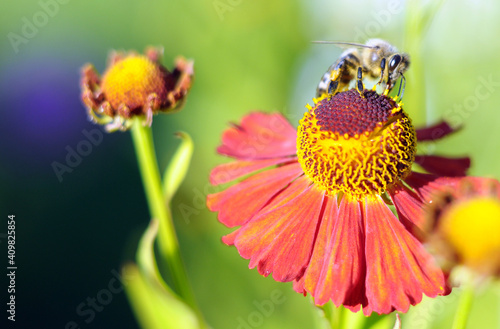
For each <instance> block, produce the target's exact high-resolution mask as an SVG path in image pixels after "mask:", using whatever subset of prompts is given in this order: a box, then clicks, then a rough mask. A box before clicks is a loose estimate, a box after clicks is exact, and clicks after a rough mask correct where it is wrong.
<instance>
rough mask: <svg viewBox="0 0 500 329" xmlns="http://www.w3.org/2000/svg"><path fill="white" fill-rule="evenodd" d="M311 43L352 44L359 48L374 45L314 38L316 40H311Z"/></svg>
mask: <svg viewBox="0 0 500 329" xmlns="http://www.w3.org/2000/svg"><path fill="white" fill-rule="evenodd" d="M311 43H319V44H327V45H337V46H354V47H361V48H374V47H370V46H367V45H363V44H361V43H355V42H343V41H327V40H316V41H311Z"/></svg>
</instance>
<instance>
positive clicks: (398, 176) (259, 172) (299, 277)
mask: <svg viewBox="0 0 500 329" xmlns="http://www.w3.org/2000/svg"><path fill="white" fill-rule="evenodd" d="M308 108H309V111H308V112H306V113H305V115H304V117H303V119H302V120H301V121H300V125H299V127H298V130H296V129H294V128H293V127H292V126H291V125H290V124H289V123H288V122H287V121H286V120H285V119H284V118H283V117H282V116H281V115H280V114H264V113H259V112H256V113H251V114H249V115H247V116H246V117H244V118H243V120H242V122H241V124H239V125H234V126H233V127H231V128H230V129H228V130H226V131H225V132H224V134H223V136H222V145H221V146H220V147H219V148H218V152H219V153H221V154H224V155H227V156H230V157H234V158H236V159H237V161H235V162H232V163H229V164H223V165H220V166H217V167H216V168H215V169H214V170H213V171H212V173H211V175H210V179H211V182H212V183H213V184H215V185H217V184H222V183H226V182H229V181H232V180H234V179H236V178H239V177H243V176H245V175H248V174H250V175H251V176H250V177H248V178H246V179H245V180H243V181H241V182H239V183H237V184H235V185H234V186H232V187H230V188H228V189H226V190H225V191H222V192H219V193H216V194H212V195H209V196H208V199H207V204H208V207H209V209H210V210H212V211H218V212H219V215H218V218H219V220H220V222H222V223H223V224H225V225H226V226H228V227H235V226H241V227H240V228H239V229H237V230H235V231H234V232H232V233H231V234H229V235H226V236H224V237H223V242H224V243H226V244H228V245H235V246H236V248H237V249H238V251H239V253H240V255H241V256H242V257H244V258H247V259H250V264H249V267H250V268H253V267H257V269H258V271H259V273H261V274H262V275H265V276H267V275H269V274H271V273H272V276H273V278H274V279H275V280H276V281H281V282H286V281H294V289H295V290H296V291H297V292H301V293H306V292H309V293H310V294H311V295H312V296H313V297H314V298H315V299H314V302H315V303H316V304H318V305H322V304H324V303H326V302H328V301H329V300H332V301H333V303H334V304H335V305H337V306H338V305H344V306H345V307H346V308H349V309H351V310H352V311H358V310H360V308H361V307H363V313H364V314H366V315H368V314H371V313H372V312H373V311H374V312H377V313H389V312H391V311H393V310H398V311H403V312H404V311H407V310H408V307H409V306H410V305H415V304H417V303H418V302H420V301H421V299H422V294H426V295H427V296H430V297H435V296H437V295H442V294H446V293H447V292H448V291H447V287H446V282H445V277H444V275H443V272H442V271H441V269H440V268H439V267H438V266H437V264H436V263H435V260H434V259H433V257H432V256H431V255H430V254H429V253H428V252H427V251H426V250H425V249H424V247H423V245H422V244H421V242H420V241H419V239H418V236H419V235H418V233H419V232H421V230H422V229H423V227H422V220H421V217H420V216H419V215H420V211H421V209H422V207H423V203H424V201H423V200H424V196H425V195H426V193H427V192H428V190H429V183H430V182H432V181H433V180H435V179H436V178H437V176H434V175H431V174H432V173H435V174H447V175H450V176H455V175H463V174H464V173H465V171H466V170H467V168H468V167H469V164H470V163H469V159H468V158H460V159H446V158H439V157H434V156H432V157H431V156H416V154H415V153H416V142H417V140H419V141H429V140H434V139H439V138H442V137H444V136H445V135H447V134H449V133H451V132H452V131H453V130H452V129H451V128H450V127H449V126H448V125H447V124H446V123H440V124H438V125H436V126H434V127H430V128H427V129H424V130H420V131H417V132H415V130H414V128H413V126H412V124H411V121H410V119H409V118H408V116H407V115H406V113H405V112H404V111H403V109H402V108H401V106H400V104H397V103H396V102H395V100H394V99H391V98H389V97H387V96H385V95H379V94H377V93H376V92H373V91H365V92H364V95H363V97H361V96H360V95H359V93H358V92H357V91H353V90H351V91H346V92H341V93H338V94H336V95H335V96H333V97H332V98H331V99H328V98H325V97H323V98H320V99H318V100H315V106H314V107H310V106H309V107H308ZM437 131H439V132H440V133H437ZM416 157H417V160H418V161H419V163H420V164H421V166H422V167H423V168H425V169H426V170H427V171H428V172H429V173H431V174H425V173H416V172H412V169H411V168H412V164H413V163H414V161H415V159H416ZM439 159H442V160H443V161H445V163H446V164H447V166H446V167H444V168H442V167H439V166H438V163H439V161H438V160H439ZM263 169H265V170H263ZM448 169H449V170H448ZM436 184H437V185H440V184H441V183H436ZM443 184H444V183H443ZM432 190H433V188H431V189H430V191H432ZM392 205H394V206H395V210H396V212H397V216H396V215H395V214H393V211H391V208H390V207H389V206H391V207H392ZM398 218H399V219H398Z"/></svg>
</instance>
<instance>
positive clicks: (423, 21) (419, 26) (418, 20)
mask: <svg viewBox="0 0 500 329" xmlns="http://www.w3.org/2000/svg"><path fill="white" fill-rule="evenodd" d="M444 1H445V0H435V1H431V2H429V3H428V4H422V2H421V1H419V0H410V1H408V2H407V10H406V19H405V22H406V24H405V46H404V49H405V51H406V52H408V53H409V54H410V62H411V64H410V69H409V70H408V80H407V84H406V92H405V94H404V99H403V102H404V104H405V105H406V109H407V110H409V112H410V115H411V118H412V120H413V123H414V124H415V125H416V126H421V125H425V124H427V122H426V121H427V120H426V116H427V115H426V114H427V113H426V112H427V106H426V95H425V87H426V86H425V75H424V66H425V65H424V64H425V63H424V60H423V57H422V50H423V49H424V46H423V41H424V37H425V34H426V33H427V31H428V29H429V27H430V25H431V23H432V20H433V18H434V17H435V15H436V14H437V12H438V11H439V9H440V8H441V6H442V5H443V3H444Z"/></svg>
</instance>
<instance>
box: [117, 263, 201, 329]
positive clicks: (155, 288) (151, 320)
mask: <svg viewBox="0 0 500 329" xmlns="http://www.w3.org/2000/svg"><path fill="white" fill-rule="evenodd" d="M122 272H123V276H124V277H127V278H128V281H127V284H126V285H125V291H126V292H127V296H128V298H129V301H130V304H131V305H132V309H133V310H134V313H135V315H136V318H137V320H138V322H139V324H140V326H141V328H144V329H170V328H171V329H178V328H184V329H199V328H201V327H200V325H199V322H198V319H197V318H196V315H195V314H194V312H193V311H192V310H191V309H190V308H189V307H188V306H187V305H186V304H185V303H183V302H182V301H181V300H179V299H178V297H177V296H175V295H173V294H172V293H171V292H169V291H167V290H166V289H164V287H163V286H162V285H159V284H158V283H157V282H155V281H152V280H150V279H148V276H147V275H144V273H142V271H141V270H140V269H139V267H138V266H137V265H135V264H132V263H130V264H126V265H125V266H124V267H123V269H122Z"/></svg>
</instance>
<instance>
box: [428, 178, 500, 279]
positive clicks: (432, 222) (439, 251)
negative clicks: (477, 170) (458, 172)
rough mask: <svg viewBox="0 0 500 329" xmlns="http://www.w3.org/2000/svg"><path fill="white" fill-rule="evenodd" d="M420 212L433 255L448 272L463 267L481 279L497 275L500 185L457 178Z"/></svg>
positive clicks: (443, 187) (440, 190)
mask: <svg viewBox="0 0 500 329" xmlns="http://www.w3.org/2000/svg"><path fill="white" fill-rule="evenodd" d="M432 200H433V202H432V203H431V204H429V205H428V206H427V207H426V208H425V209H426V211H425V212H424V214H425V218H426V222H427V224H428V229H429V230H430V233H431V239H430V241H431V243H430V245H431V246H432V247H433V250H434V252H435V253H436V255H437V256H438V258H439V259H440V260H441V262H442V266H443V267H444V268H445V269H447V270H450V271H451V269H452V268H453V267H454V266H457V265H464V266H466V267H467V268H469V269H471V270H473V271H474V272H476V273H479V274H481V275H485V276H489V275H496V276H498V275H500V183H499V182H498V181H497V180H494V179H489V178H479V177H466V178H461V179H459V178H457V179H455V180H453V182H452V183H451V184H449V185H447V186H441V187H440V188H439V189H437V190H436V191H435V192H434V194H433V195H432Z"/></svg>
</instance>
